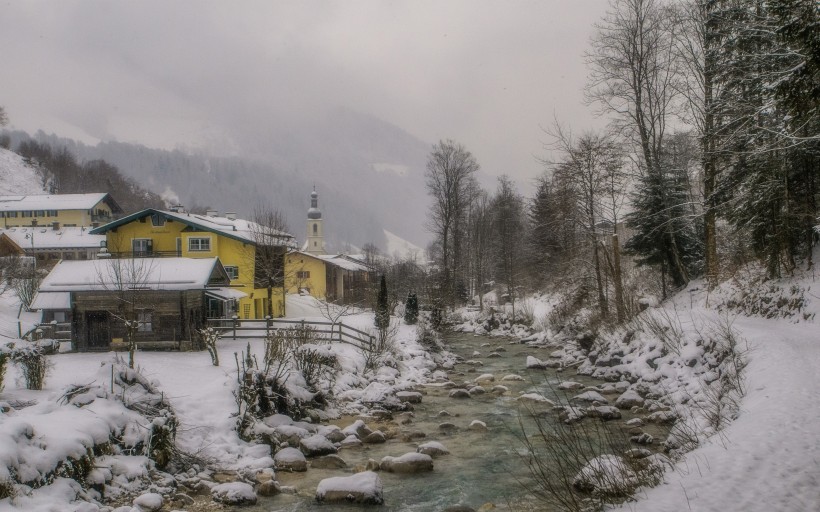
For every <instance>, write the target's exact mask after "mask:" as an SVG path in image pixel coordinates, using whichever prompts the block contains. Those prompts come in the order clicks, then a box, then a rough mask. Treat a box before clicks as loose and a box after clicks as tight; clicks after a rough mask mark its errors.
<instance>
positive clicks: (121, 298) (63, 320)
mask: <svg viewBox="0 0 820 512" xmlns="http://www.w3.org/2000/svg"><path fill="white" fill-rule="evenodd" d="M229 285H230V277H229V276H228V274H227V272H226V271H225V268H224V267H223V266H222V263H221V262H220V261H219V258H213V257H212V258H201V259H193V258H131V259H114V258H112V259H98V260H91V261H61V262H59V263H58V264H57V265H55V266H54V268H53V269H52V270H51V272H50V273H49V274H48V276H46V278H45V279H44V280H43V282H42V283H41V284H40V288H39V291H38V293H37V295H36V297H35V298H34V301H33V303H32V309H37V310H40V311H42V313H43V317H42V320H43V323H44V324H51V323H52V322H53V323H54V324H68V325H69V326H70V333H71V341H72V345H73V348H74V349H75V350H79V351H96V350H101V351H104V350H112V349H117V348H124V346H125V344H126V343H127V332H126V323H125V322H126V321H136V322H137V329H136V333H135V339H136V342H137V346H138V347H141V348H143V349H146V348H147V349H157V348H166V349H182V350H185V349H190V348H191V346H192V344H193V343H194V342H195V341H196V338H197V330H198V329H202V328H203V327H205V325H206V320H207V318H214V317H215V318H218V317H225V316H228V315H230V314H232V306H231V304H232V303H233V302H235V301H236V299H239V298H242V297H244V293H242V292H240V291H238V290H236V289H232V288H230V286H229Z"/></svg>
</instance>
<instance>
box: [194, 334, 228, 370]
mask: <svg viewBox="0 0 820 512" xmlns="http://www.w3.org/2000/svg"><path fill="white" fill-rule="evenodd" d="M199 335H200V337H201V338H202V343H204V344H205V348H206V349H207V350H208V354H210V355H211V363H213V365H214V366H219V353H218V352H217V350H216V343H217V342H218V341H219V338H220V337H221V336H222V335H221V334H220V333H219V331H217V330H216V329H214V328H213V327H207V328H205V329H200V330H199Z"/></svg>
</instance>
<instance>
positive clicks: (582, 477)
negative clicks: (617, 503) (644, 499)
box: [572, 455, 638, 496]
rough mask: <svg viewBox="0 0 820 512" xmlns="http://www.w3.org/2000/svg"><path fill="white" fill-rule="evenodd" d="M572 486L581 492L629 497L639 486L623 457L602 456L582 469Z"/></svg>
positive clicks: (636, 478) (633, 472)
mask: <svg viewBox="0 0 820 512" xmlns="http://www.w3.org/2000/svg"><path fill="white" fill-rule="evenodd" d="M572 485H573V487H575V488H576V489H578V490H579V491H581V492H589V493H595V494H603V495H606V496H627V495H629V494H630V493H631V492H632V491H633V490H634V489H635V487H636V486H637V485H638V477H637V475H636V474H635V471H633V470H632V468H630V467H629V465H628V464H627V463H626V461H624V459H622V458H621V457H618V456H617V455H601V456H600V457H595V458H594V459H592V460H590V461H589V462H588V463H587V464H586V466H584V467H583V468H581V471H579V472H578V474H577V475H575V478H573V479H572Z"/></svg>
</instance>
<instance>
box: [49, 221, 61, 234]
mask: <svg viewBox="0 0 820 512" xmlns="http://www.w3.org/2000/svg"><path fill="white" fill-rule="evenodd" d="M51 229H53V230H54V231H60V223H59V222H57V221H56V220H55V221H54V222H52V223H51Z"/></svg>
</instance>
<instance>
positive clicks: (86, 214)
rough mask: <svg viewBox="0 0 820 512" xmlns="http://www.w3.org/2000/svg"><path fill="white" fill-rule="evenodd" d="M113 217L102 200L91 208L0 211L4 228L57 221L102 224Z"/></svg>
mask: <svg viewBox="0 0 820 512" xmlns="http://www.w3.org/2000/svg"><path fill="white" fill-rule="evenodd" d="M112 219H113V215H112V212H111V208H110V207H109V206H108V205H107V204H105V203H104V202H99V203H97V204H96V205H95V206H94V208H92V209H91V210H21V211H13V212H12V211H8V212H0V220H1V221H2V222H3V227H4V228H16V227H25V226H31V225H33V222H34V221H36V225H37V226H51V224H52V223H54V222H59V223H60V225H61V226H86V227H90V226H94V225H102V224H105V223H106V222H109V221H111V220H112Z"/></svg>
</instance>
